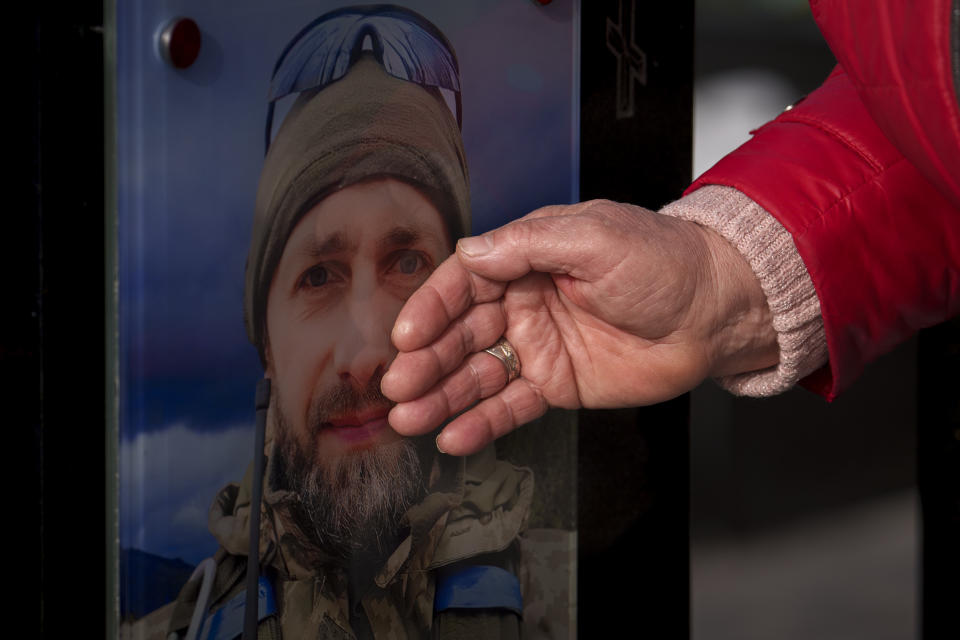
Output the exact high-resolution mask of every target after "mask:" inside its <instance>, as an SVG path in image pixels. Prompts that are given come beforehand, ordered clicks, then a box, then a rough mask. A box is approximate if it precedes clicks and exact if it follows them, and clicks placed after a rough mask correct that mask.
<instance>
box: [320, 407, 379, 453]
mask: <svg viewBox="0 0 960 640" xmlns="http://www.w3.org/2000/svg"><path fill="white" fill-rule="evenodd" d="M388 413H390V407H388V406H384V407H376V408H370V409H365V410H363V411H358V412H355V413H347V414H344V415H342V416H337V417H335V418H331V419H330V420H328V421H327V422H324V423H323V426H322V427H321V433H329V434H330V435H333V436H335V437H337V438H340V439H341V440H345V441H347V442H349V443H355V444H359V443H363V442H366V441H368V440H371V439H373V438H374V437H375V436H376V435H377V434H379V433H380V432H381V431H383V430H384V429H387V428H389V423H388V422H387V414H388Z"/></svg>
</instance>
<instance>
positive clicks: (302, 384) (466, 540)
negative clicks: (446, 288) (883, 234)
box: [168, 52, 533, 639]
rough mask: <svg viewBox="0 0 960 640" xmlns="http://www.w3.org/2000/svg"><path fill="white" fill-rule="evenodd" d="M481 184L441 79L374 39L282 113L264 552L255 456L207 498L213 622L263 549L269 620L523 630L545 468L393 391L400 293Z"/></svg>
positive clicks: (418, 279)
mask: <svg viewBox="0 0 960 640" xmlns="http://www.w3.org/2000/svg"><path fill="white" fill-rule="evenodd" d="M468 185H469V182H468V174H467V166H466V158H465V154H464V151H463V144H462V141H461V138H460V132H459V128H458V125H457V122H456V119H455V118H454V116H453V114H452V113H451V111H450V109H449V108H448V106H447V104H446V103H445V102H444V100H443V98H442V96H441V95H440V94H439V93H438V92H436V91H433V90H430V89H428V88H425V87H423V86H421V85H419V84H416V83H414V82H411V81H408V80H403V79H399V78H397V77H394V76H393V75H391V74H389V73H387V72H386V70H385V69H384V66H383V64H382V62H381V61H378V60H377V59H376V57H375V56H374V55H373V54H372V53H370V52H364V53H361V54H359V55H358V56H357V59H356V60H354V61H353V62H352V64H351V66H350V68H349V70H348V71H347V72H346V73H345V75H344V76H343V77H342V78H339V79H337V80H336V81H335V82H333V83H331V84H329V85H328V86H325V87H323V88H322V89H317V90H308V91H304V92H302V93H301V94H300V95H299V96H298V97H297V99H296V102H295V103H294V104H293V106H292V107H291V109H290V111H289V112H288V114H287V115H286V117H285V119H284V121H283V124H282V126H281V127H280V129H279V131H278V133H277V135H276V137H275V138H274V140H273V141H272V142H271V144H270V147H269V151H268V154H267V157H266V159H265V164H264V167H263V170H262V173H261V177H260V184H259V188H258V193H257V200H256V208H255V216H254V225H253V233H252V241H251V245H250V251H249V255H248V261H247V273H246V291H245V304H244V307H245V319H246V325H247V332H248V336H249V337H250V340H251V342H252V343H253V344H254V345H255V346H256V347H257V349H258V351H259V353H260V357H261V361H262V363H263V366H264V370H265V375H266V376H267V377H268V378H270V379H271V381H272V400H271V404H270V410H269V416H268V427H267V445H266V447H265V452H266V455H267V460H268V462H267V465H266V472H265V473H264V477H263V480H262V487H263V505H262V510H261V514H262V524H261V529H260V531H261V533H260V552H259V558H256V559H254V558H248V557H247V553H248V551H247V549H248V544H249V533H248V526H249V521H250V516H251V498H250V496H251V488H252V486H253V482H255V481H258V480H259V479H257V478H254V474H253V473H252V472H250V471H248V473H247V475H246V477H245V478H244V480H243V482H242V483H240V484H232V485H229V486H227V487H226V488H224V489H223V490H222V491H221V492H220V494H219V495H218V496H217V498H216V500H215V501H214V504H213V506H212V507H211V511H210V517H209V527H210V530H211V532H212V533H213V535H214V536H215V537H216V538H217V540H218V542H219V543H220V549H219V550H218V552H217V554H216V556H215V558H214V561H215V565H216V571H215V577H214V579H213V583H212V584H213V586H212V589H211V591H210V594H209V597H208V599H207V602H208V605H207V606H206V607H204V606H203V605H201V608H202V610H203V614H204V616H205V617H206V623H205V625H204V627H203V629H204V630H205V631H203V632H202V633H201V636H202V635H203V633H207V634H208V635H209V634H213V633H214V631H212V630H211V628H212V627H216V626H217V625H220V626H224V625H227V624H228V622H229V621H228V618H229V617H230V611H231V610H237V609H242V598H243V583H244V576H245V574H246V569H247V567H248V566H249V565H250V563H251V562H258V563H259V567H260V573H261V575H262V576H263V579H262V580H261V594H260V595H261V601H260V616H259V617H260V622H259V634H260V637H264V635H263V634H270V635H269V637H281V636H282V637H286V638H297V639H301V638H304V639H309V638H352V637H357V638H381V637H389V638H409V637H454V638H456V637H464V638H466V637H470V638H478V637H483V638H499V637H503V638H510V637H518V636H519V633H520V626H521V619H520V614H521V611H522V606H523V605H522V601H521V596H520V582H519V580H518V578H517V573H518V568H519V562H520V557H519V553H520V551H519V536H520V534H521V533H522V532H523V530H524V528H525V526H526V520H527V516H528V512H529V507H530V503H531V499H532V495H533V478H532V474H531V472H530V471H529V470H526V469H520V468H516V467H514V466H512V465H510V464H507V463H505V462H503V461H498V460H496V459H495V456H494V454H493V450H492V448H488V449H487V450H485V451H484V452H481V453H480V454H478V455H476V456H471V457H470V458H454V457H450V456H446V455H443V454H441V453H440V452H439V451H438V450H437V449H436V447H435V446H434V442H433V437H432V436H429V435H428V436H426V437H424V438H420V439H407V438H403V437H401V436H399V435H398V434H396V433H395V432H394V431H393V430H392V429H391V428H390V427H389V425H388V424H387V413H388V412H389V410H390V408H391V406H392V405H391V403H390V402H389V401H388V400H387V399H386V398H385V397H384V396H383V395H382V394H381V392H380V379H381V377H382V376H383V374H384V372H385V371H386V369H387V367H388V366H389V364H390V362H391V361H392V359H393V357H394V355H395V354H396V351H395V349H394V347H393V345H392V344H391V342H390V331H391V329H392V327H393V324H394V320H395V318H396V316H397V313H398V312H399V310H400V308H401V306H402V305H403V303H404V301H405V300H406V299H407V297H408V296H409V295H410V294H411V293H412V292H413V291H414V290H415V289H416V288H417V287H418V286H419V285H420V284H421V283H422V282H423V281H424V280H425V279H426V278H427V276H428V275H429V274H430V273H431V271H432V270H433V268H434V267H435V266H437V265H438V264H439V263H440V262H441V261H443V259H444V258H446V257H447V256H448V255H449V254H450V253H451V251H452V250H453V247H454V244H455V242H456V239H457V238H458V237H460V236H462V235H463V234H464V233H465V232H466V231H468V230H469V228H470V224H469V222H470V205H469V186H468ZM478 356H479V358H478V362H477V366H478V367H482V368H486V369H494V370H499V371H501V372H502V375H503V376H504V377H506V376H507V375H508V374H507V371H505V370H504V367H503V366H502V364H501V363H500V362H498V361H497V359H496V358H493V357H489V356H487V355H486V354H482V353H481V354H478ZM489 374H490V371H486V372H485V375H489ZM200 584H201V581H200V580H194V581H191V582H189V583H188V584H187V585H186V586H185V587H184V589H183V590H182V591H181V594H180V596H179V598H178V601H177V605H176V607H175V608H174V611H173V617H172V619H171V621H170V625H169V627H168V631H169V632H175V633H178V634H179V633H182V632H183V631H184V630H185V629H186V628H187V626H188V625H189V623H190V620H191V616H193V614H194V609H195V607H196V603H197V601H198V600H201V601H202V600H203V599H204V598H203V597H202V596H201V592H202V591H203V589H202V588H201V586H200ZM234 617H235V616H234ZM231 624H232V623H231Z"/></svg>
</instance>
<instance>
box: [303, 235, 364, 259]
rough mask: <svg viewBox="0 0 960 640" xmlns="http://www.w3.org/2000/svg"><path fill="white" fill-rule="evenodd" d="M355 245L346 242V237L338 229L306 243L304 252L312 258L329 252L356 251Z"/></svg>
mask: <svg viewBox="0 0 960 640" xmlns="http://www.w3.org/2000/svg"><path fill="white" fill-rule="evenodd" d="M356 249H357V248H356V246H355V245H351V244H350V243H348V242H347V240H346V238H345V237H344V235H343V234H342V233H340V232H339V231H337V232H334V233H331V234H330V235H328V236H327V237H325V238H321V239H313V238H311V240H310V241H309V243H308V244H307V245H306V247H305V250H306V253H307V254H308V255H309V256H310V257H312V258H322V257H324V256H328V255H330V254H331V253H344V252H349V251H356Z"/></svg>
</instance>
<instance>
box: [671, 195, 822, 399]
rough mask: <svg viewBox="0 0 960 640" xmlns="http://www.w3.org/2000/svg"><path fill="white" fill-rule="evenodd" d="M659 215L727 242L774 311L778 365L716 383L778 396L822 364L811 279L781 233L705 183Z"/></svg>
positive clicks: (762, 215) (754, 210) (754, 208)
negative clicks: (746, 264)
mask: <svg viewBox="0 0 960 640" xmlns="http://www.w3.org/2000/svg"><path fill="white" fill-rule="evenodd" d="M660 213H661V214H663V215H668V216H673V217H676V218H681V219H684V220H690V221H692V222H696V223H697V224H700V225H703V226H705V227H709V228H711V229H713V230H714V231H716V232H717V233H719V234H720V235H722V236H723V237H724V238H726V239H727V240H729V241H730V243H731V244H733V245H734V246H735V247H736V248H737V250H738V251H740V253H741V255H743V257H744V258H745V259H746V260H747V262H749V263H750V267H751V268H752V269H753V272H754V273H755V274H756V276H757V279H759V280H760V286H761V287H762V288H763V291H764V293H765V294H766V296H767V304H769V305H770V310H771V312H772V313H773V328H774V329H775V330H776V332H777V341H778V343H779V345H780V363H779V364H778V365H777V366H775V367H771V368H769V369H762V370H759V371H752V372H749V373H743V374H737V375H733V376H727V377H724V378H720V379H718V382H719V383H720V385H721V386H722V387H724V388H725V389H727V390H728V391H731V392H732V393H735V394H737V395H745V396H755V397H762V396H772V395H776V394H778V393H782V392H784V391H786V390H787V389H789V388H790V387H792V386H793V385H794V384H796V383H797V381H798V380H800V379H801V378H803V377H804V376H806V375H807V374H809V373H812V372H813V371H815V370H816V369H818V368H820V367H821V366H822V365H823V364H824V363H825V362H826V361H827V342H826V337H825V335H824V330H823V318H822V316H821V315H820V302H819V300H818V299H817V293H816V290H815V289H814V287H813V281H812V280H811V279H810V275H809V274H808V273H807V269H806V267H805V266H804V264H803V260H802V259H801V258H800V254H799V253H798V252H797V248H796V246H795V245H794V243H793V238H792V237H791V236H790V234H789V233H788V232H787V230H786V229H784V228H783V226H782V225H781V224H780V223H779V222H778V221H777V219H776V218H774V217H773V216H772V215H770V214H769V213H768V212H767V211H766V210H765V209H763V208H762V207H761V206H760V205H758V204H757V203H756V202H754V201H753V200H751V199H750V198H748V197H747V196H745V195H744V194H742V193H741V192H739V191H737V190H736V189H733V188H731V187H723V186H717V185H708V186H704V187H701V188H700V189H697V190H696V191H694V192H692V193H690V194H688V195H687V196H685V197H683V198H681V199H680V200H677V201H676V202H673V203H671V204H668V205H667V206H666V207H664V208H663V209H661V210H660Z"/></svg>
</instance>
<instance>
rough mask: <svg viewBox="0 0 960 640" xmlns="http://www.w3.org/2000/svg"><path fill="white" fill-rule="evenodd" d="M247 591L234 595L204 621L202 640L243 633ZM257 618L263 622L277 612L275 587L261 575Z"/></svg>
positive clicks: (229, 639)
mask: <svg viewBox="0 0 960 640" xmlns="http://www.w3.org/2000/svg"><path fill="white" fill-rule="evenodd" d="M246 596H247V592H246V589H244V590H243V591H242V592H240V593H238V594H237V595H235V596H233V598H231V599H230V602H228V603H227V604H225V605H224V606H223V607H222V608H220V609H217V610H216V612H214V614H213V615H212V616H208V617H207V619H206V621H205V622H204V623H203V629H201V630H200V635H199V637H200V638H202V640H234V638H239V637H240V636H241V635H243V612H244V609H246V607H245V606H244V600H245V599H246ZM257 600H258V602H259V604H258V606H257V620H258V621H260V622H262V621H263V619H264V618H266V617H267V616H269V615H272V614H274V613H276V612H277V602H276V600H275V599H274V597H273V587H271V586H270V582H269V581H268V580H267V579H266V578H264V577H263V576H260V581H259V582H258V588H257Z"/></svg>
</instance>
